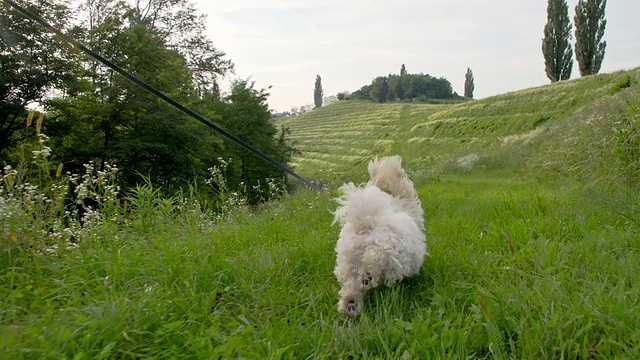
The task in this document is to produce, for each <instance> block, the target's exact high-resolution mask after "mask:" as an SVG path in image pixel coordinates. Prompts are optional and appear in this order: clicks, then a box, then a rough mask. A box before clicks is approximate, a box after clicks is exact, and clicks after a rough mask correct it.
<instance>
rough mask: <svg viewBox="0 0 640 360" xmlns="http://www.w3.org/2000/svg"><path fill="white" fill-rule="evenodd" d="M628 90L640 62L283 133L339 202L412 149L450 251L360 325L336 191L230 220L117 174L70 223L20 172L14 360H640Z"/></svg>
mask: <svg viewBox="0 0 640 360" xmlns="http://www.w3.org/2000/svg"><path fill="white" fill-rule="evenodd" d="M627 76H629V77H630V79H631V78H632V79H634V80H636V81H637V79H638V78H639V77H640V69H636V70H633V71H630V72H620V73H615V74H603V75H599V76H595V77H589V78H584V79H579V80H573V81H569V82H562V83H559V84H553V85H548V86H543V87H539V88H534V89H528V90H523V91H519V92H514V93H510V94H505V95H501V96H496V97H493V98H490V99H484V100H479V101H472V102H468V103H464V104H457V105H423V104H381V105H380V104H373V103H369V102H338V103H336V104H332V105H331V106H327V107H323V108H321V109H318V110H314V111H312V112H311V113H307V114H304V115H301V116H297V117H293V118H289V119H286V120H284V121H282V122H281V123H283V124H286V125H287V126H290V127H291V128H292V130H293V131H294V132H293V134H294V137H295V138H296V140H297V141H298V142H299V146H300V148H301V150H302V151H303V152H302V155H301V156H300V157H298V158H297V159H296V161H297V164H298V170H300V172H301V173H303V174H304V175H307V176H310V177H313V178H316V179H318V178H322V179H325V180H327V181H328V182H329V185H330V187H331V191H332V195H334V196H335V195H337V192H336V191H335V188H334V185H336V184H339V183H340V182H341V181H343V180H345V179H350V180H356V181H357V180H362V179H364V178H365V176H366V162H367V161H368V160H369V159H370V158H372V157H374V156H376V155H377V156H381V155H386V154H395V153H399V154H401V155H403V156H404V158H405V160H406V165H407V170H408V171H409V173H410V174H411V176H412V179H413V180H414V182H415V184H416V188H417V191H418V194H419V197H420V199H421V201H422V205H423V208H424V210H425V227H426V236H427V244H428V251H429V253H430V254H431V257H429V258H427V259H426V260H425V264H424V266H423V269H422V271H421V272H420V274H419V275H417V276H414V277H412V278H410V279H406V280H404V281H402V282H401V283H399V284H397V285H395V286H393V287H391V288H385V287H381V288H378V289H375V290H374V291H371V292H370V293H369V294H368V295H367V296H366V298H365V306H364V311H363V314H362V316H361V317H360V318H359V319H357V320H355V321H354V320H351V319H349V318H345V317H341V316H339V314H338V313H337V311H336V310H335V305H336V302H337V292H338V284H337V282H336V281H335V278H334V276H333V274H332V271H333V266H334V264H335V253H334V246H335V243H336V240H337V237H338V233H339V229H338V227H337V226H335V225H334V226H332V225H331V221H332V215H331V213H330V211H331V210H332V209H334V208H335V203H334V202H333V201H332V200H331V198H330V197H329V196H325V195H324V194H319V193H316V192H313V191H311V190H307V189H301V190H299V191H297V192H295V193H293V194H290V195H288V196H286V197H285V198H284V199H282V200H280V201H277V202H272V203H269V204H264V205H263V206H261V207H260V208H249V207H246V206H244V205H242V202H241V201H239V200H240V199H238V197H237V194H227V195H228V196H227V197H223V198H226V199H228V200H229V203H228V204H227V205H228V206H226V205H224V204H223V205H224V206H220V207H221V208H223V209H225V213H222V214H212V213H209V212H207V211H206V210H204V209H206V207H205V206H203V204H202V202H201V200H199V199H198V198H197V197H196V196H194V195H193V194H189V192H188V191H187V190H185V193H184V194H179V195H178V196H176V197H173V198H162V197H161V196H160V195H159V193H158V191H157V189H154V188H153V186H152V184H146V185H142V186H140V187H139V188H137V189H136V190H135V191H133V192H132V193H130V194H127V196H126V198H124V199H117V198H116V197H115V196H114V195H113V187H109V186H111V185H110V181H111V180H109V179H110V178H109V176H106V175H105V174H102V175H100V174H98V176H97V177H96V178H92V177H90V176H86V177H85V176H83V177H82V179H83V183H84V182H86V184H87V191H88V192H90V193H95V194H97V195H99V196H97V197H96V199H97V201H99V202H100V203H101V207H100V210H99V212H91V213H90V214H88V216H87V217H86V219H85V222H84V223H83V224H82V226H77V227H74V228H66V227H65V225H64V224H62V223H60V221H58V218H57V215H56V214H57V212H56V211H55V207H54V205H55V203H56V201H58V202H59V201H60V200H61V199H58V198H57V197H55V194H57V193H59V191H60V186H64V181H63V180H61V183H60V184H53V185H52V186H51V189H50V190H51V191H49V189H45V188H38V187H34V186H33V185H31V184H25V183H24V181H25V179H24V178H20V177H19V176H17V174H18V170H15V169H8V168H5V170H4V172H3V174H2V177H1V178H0V359H5V358H6V359H21V358H24V359H32V358H51V359H71V358H73V359H106V358H118V359H129V358H172V359H174V358H175V359H178V358H184V359H194V358H196V359H200V358H203V359H204V358H207V359H209V358H212V359H219V358H224V359H226V358H252V359H253V358H255V359H263V358H264V359H360V358H362V359H365V358H366V359H369V358H371V359H436V358H437V359H446V358H469V359H507V358H512V359H563V358H568V359H612V358H620V359H638V358H640V326H639V324H640V240H639V239H640V220H639V219H640V195H639V193H638V191H637V189H638V187H637V181H635V180H636V179H639V177H638V169H640V165H639V164H640V152H639V150H638V149H640V136H638V134H640V97H639V94H640V88H639V87H638V85H637V84H629V85H630V86H629V87H627V86H626V85H624V86H621V84H625V79H626V77H627ZM611 89H616V91H611ZM12 174H13V175H12ZM107 175H108V174H107ZM634 181H635V182H634ZM110 194H111V195H110ZM47 196H49V197H47ZM52 204H53V205H52ZM70 233H71V234H74V238H73V239H71V238H70V237H69V234H70ZM72 240H73V241H72Z"/></svg>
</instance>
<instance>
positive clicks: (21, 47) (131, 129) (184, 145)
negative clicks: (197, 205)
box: [0, 0, 295, 202]
mask: <svg viewBox="0 0 640 360" xmlns="http://www.w3.org/2000/svg"><path fill="white" fill-rule="evenodd" d="M32 10H36V12H38V13H40V14H42V15H44V17H45V18H46V19H47V20H49V21H51V22H52V23H54V24H57V25H60V26H62V25H64V23H67V22H68V21H67V20H66V17H67V16H68V14H69V13H71V12H72V11H77V12H79V13H80V14H82V16H81V18H82V19H84V20H83V21H82V22H80V23H79V24H78V25H77V26H76V27H75V28H70V29H67V31H68V32H71V33H72V34H74V35H75V36H76V37H78V39H79V40H80V41H81V42H83V43H84V44H85V45H87V46H88V47H89V48H91V49H93V50H95V51H96V52H98V53H99V54H101V55H102V56H103V57H105V58H107V59H110V60H111V61H113V62H115V63H116V64H117V65H119V66H120V67H121V68H123V69H125V70H126V71H129V72H131V73H132V74H134V75H135V76H136V77H138V78H139V79H141V80H143V81H145V82H147V83H148V84H149V85H151V86H152V87H155V88H156V89H158V90H160V91H162V92H164V93H165V94H167V95H168V96H170V97H171V98H173V99H175V100H176V101H178V102H180V103H182V104H184V105H187V106H189V107H191V108H193V109H194V110H196V112H199V113H200V114H202V115H203V116H205V117H206V118H208V119H210V120H212V121H214V122H216V123H218V124H219V125H220V126H221V127H222V128H225V129H227V130H228V131H229V132H230V133H232V134H234V135H236V136H237V137H239V138H241V139H242V140H244V141H246V142H247V143H249V144H251V145H253V146H254V147H256V148H258V149H260V150H261V151H263V152H265V153H266V154H267V155H270V156H271V157H272V158H274V159H276V160H278V161H280V162H282V163H284V164H285V165H286V164H287V163H288V161H289V159H290V157H291V155H292V154H293V153H294V151H295V150H294V149H293V148H292V147H291V145H290V144H289V142H288V140H287V136H288V130H287V129H285V128H283V129H280V131H278V130H277V129H276V128H275V127H274V126H273V124H272V123H271V122H270V118H271V114H270V112H269V110H268V104H267V97H268V95H269V94H268V93H267V92H266V90H265V89H257V88H256V87H255V84H253V83H250V82H248V81H246V80H237V81H234V82H233V83H232V87H231V90H230V92H229V94H226V95H225V94H222V93H221V91H220V89H219V85H218V81H219V78H220V77H222V76H226V75H227V74H229V73H230V72H231V71H232V70H233V63H232V62H231V60H229V59H227V58H226V57H225V54H224V52H222V51H220V50H218V49H217V48H215V46H214V45H213V42H212V41H211V40H210V39H208V38H207V37H206V36H205V35H204V31H205V29H204V18H203V16H202V15H199V14H198V13H197V12H196V11H195V9H194V8H193V5H192V4H191V3H190V2H189V1H187V0H170V1H164V0H147V1H136V2H134V3H133V4H130V3H127V2H123V1H120V0H104V1H92V0H87V1H86V2H83V3H82V4H80V6H79V7H78V8H77V9H71V8H69V7H67V5H65V3H64V2H63V1H62V0H51V1H47V0H39V1H38V2H36V3H35V6H34V7H33V9H32ZM1 11H2V12H3V15H6V16H2V17H0V21H2V23H1V24H0V25H2V26H1V27H0V28H1V29H3V30H2V32H1V33H0V35H1V36H0V62H1V65H2V70H3V71H2V72H1V73H0V95H2V100H0V125H1V126H3V127H2V128H0V130H1V131H2V133H0V146H4V149H7V153H10V152H11V151H12V150H11V149H12V148H15V146H14V144H15V143H17V142H19V141H21V138H19V137H18V136H17V135H16V134H17V133H19V132H21V131H22V132H25V133H26V134H31V135H33V130H29V129H24V125H23V124H24V116H23V115H25V114H26V113H25V106H27V105H28V104H29V103H30V102H39V103H40V104H41V105H42V106H44V108H45V109H46V121H45V123H44V125H43V131H44V132H45V133H46V134H47V135H48V136H49V137H50V142H51V148H52V158H53V160H54V161H55V162H56V163H57V162H61V163H63V165H64V168H65V169H66V170H68V171H74V172H75V171H78V170H79V169H81V168H82V167H83V164H86V163H88V162H90V161H96V160H97V161H98V164H99V166H100V167H104V166H105V164H106V163H115V164H117V165H118V167H119V168H120V172H119V174H120V175H119V179H118V181H119V183H120V184H121V185H122V186H123V187H124V188H125V189H126V188H128V187H132V186H135V184H136V183H138V182H140V181H142V178H141V177H142V176H144V177H147V178H149V180H151V181H152V182H153V183H155V184H158V185H160V186H162V187H163V188H165V189H167V190H170V189H179V188H180V187H182V186H184V185H186V184H188V183H191V182H193V181H201V180H199V179H203V178H204V177H206V176H207V174H208V173H209V172H208V169H209V168H211V167H213V166H216V165H218V164H220V162H221V161H224V162H225V163H227V162H228V161H229V159H231V164H232V165H231V166H229V167H228V169H227V174H226V175H228V186H229V188H231V189H236V190H237V191H238V192H242V193H243V194H245V195H246V196H247V199H249V200H250V201H252V202H257V201H260V200H263V199H265V198H266V197H268V195H269V193H270V192H268V191H266V190H265V189H266V188H267V187H268V186H269V184H274V183H278V185H281V186H284V182H285V180H286V177H285V175H284V174H282V173H280V172H279V171H278V170H276V169H275V168H272V167H271V165H269V164H265V163H263V161H262V160H260V159H258V158H256V157H255V156H254V155H253V154H250V153H248V152H247V151H245V150H243V149H240V148H239V147H238V146H236V145H235V144H228V143H226V142H225V141H223V140H222V139H221V138H220V136H219V135H218V134H217V133H215V132H213V131H212V130H210V129H207V128H205V127H203V126H202V125H201V124H200V123H198V122H197V121H196V120H194V119H192V118H190V117H188V116H186V115H184V114H182V113H181V112H179V111H178V110H177V109H175V108H173V107H172V106H170V105H168V104H166V103H165V102H163V101H162V100H161V99H159V98H157V97H155V96H153V95H151V94H149V93H148V92H146V91H145V90H143V89H141V88H139V87H137V86H136V85H135V84H133V83H131V82H129V81H128V80H127V79H125V78H124V77H122V76H120V75H119V74H118V73H115V72H114V71H113V70H112V69H110V68H108V67H106V66H104V65H103V64H102V63H100V62H97V61H96V60H94V59H91V58H87V57H85V56H82V55H81V54H79V53H78V52H77V51H74V50H73V49H70V48H69V47H68V46H66V45H64V44H61V43H60V41H59V40H58V39H55V38H53V37H52V36H51V35H49V34H47V33H46V31H45V30H44V29H43V28H41V27H39V26H38V25H36V24H35V23H33V22H31V20H28V19H25V18H23V17H21V16H20V15H19V14H15V13H13V12H11V11H10V10H9V9H8V7H6V6H5V7H2V8H1ZM56 21H58V22H56ZM4 29H7V30H4ZM5 69H7V71H5ZM24 84H30V85H29V86H24ZM52 90H55V91H52ZM3 139H4V143H1V142H2V140H3ZM2 149H3V148H0V150H2ZM0 155H1V153H0ZM4 159H5V160H6V156H5V158H4Z"/></svg>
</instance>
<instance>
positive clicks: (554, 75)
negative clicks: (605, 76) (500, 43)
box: [542, 0, 607, 82]
mask: <svg viewBox="0 0 640 360" xmlns="http://www.w3.org/2000/svg"><path fill="white" fill-rule="evenodd" d="M606 6H607V0H579V1H578V4H577V5H576V7H575V16H574V18H573V22H574V25H575V36H576V43H575V55H576V60H577V61H578V65H579V69H580V75H582V76H587V75H593V74H597V73H598V72H599V71H600V67H601V65H602V60H603V59H604V54H605V49H606V47H607V42H606V41H604V40H603V37H604V31H605V27H606V25H607V20H606V19H605V9H606ZM571 30H572V25H571V21H570V17H569V5H568V4H567V2H566V0H548V2H547V23H546V25H545V27H544V38H543V39H542V53H543V55H544V60H545V72H546V74H547V77H548V78H549V80H551V82H555V81H561V80H567V79H569V78H571V72H572V70H573V53H574V51H573V48H572V45H571V40H572V32H571Z"/></svg>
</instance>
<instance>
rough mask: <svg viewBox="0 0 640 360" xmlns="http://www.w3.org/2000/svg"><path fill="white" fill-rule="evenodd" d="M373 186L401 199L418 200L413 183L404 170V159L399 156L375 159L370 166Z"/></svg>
mask: <svg viewBox="0 0 640 360" xmlns="http://www.w3.org/2000/svg"><path fill="white" fill-rule="evenodd" d="M368 170H369V176H371V180H370V181H369V182H370V183H371V184H373V185H375V186H377V187H379V188H380V189H381V190H382V191H384V192H386V193H387V194H390V195H392V196H396V197H399V198H401V199H416V198H417V194H416V192H415V190H414V188H413V182H411V180H409V178H408V177H407V174H406V173H405V171H404V169H403V168H402V158H401V157H400V156H398V155H396V156H388V157H384V158H382V159H377V158H376V159H375V160H372V161H371V162H369V166H368Z"/></svg>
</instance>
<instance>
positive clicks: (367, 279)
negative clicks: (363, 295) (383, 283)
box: [362, 271, 373, 287]
mask: <svg viewBox="0 0 640 360" xmlns="http://www.w3.org/2000/svg"><path fill="white" fill-rule="evenodd" d="M372 280H373V277H372V276H371V273H370V272H368V271H367V272H366V273H364V274H363V276H362V286H364V287H368V286H369V285H370V284H371V281H372Z"/></svg>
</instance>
